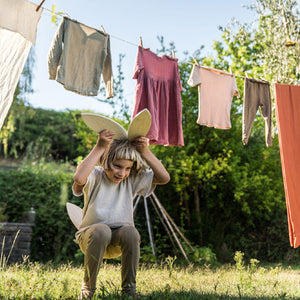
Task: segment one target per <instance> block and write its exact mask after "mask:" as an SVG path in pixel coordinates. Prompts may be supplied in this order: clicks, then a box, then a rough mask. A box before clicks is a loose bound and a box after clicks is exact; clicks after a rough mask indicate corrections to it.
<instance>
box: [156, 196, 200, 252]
mask: <svg viewBox="0 0 300 300" xmlns="http://www.w3.org/2000/svg"><path fill="white" fill-rule="evenodd" d="M151 196H152V197H153V198H155V201H156V202H157V203H159V205H160V207H161V210H162V211H163V212H164V213H165V215H166V216H167V218H168V220H169V221H170V222H171V223H172V225H173V227H174V228H175V230H176V231H177V233H178V234H179V235H180V237H181V238H182V239H183V240H184V241H185V243H186V244H187V245H188V246H189V247H190V249H191V250H192V251H195V250H194V248H193V246H192V245H191V244H190V243H189V241H188V240H187V239H186V238H185V236H184V235H183V234H182V232H181V231H180V230H179V228H178V227H177V225H176V223H175V222H174V221H173V219H172V218H171V217H170V215H169V214H168V212H167V211H166V210H165V208H164V207H163V206H162V204H161V203H160V201H159V200H158V198H157V197H156V195H155V194H154V193H152V194H151Z"/></svg>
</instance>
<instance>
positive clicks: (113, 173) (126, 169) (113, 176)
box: [105, 159, 133, 183]
mask: <svg viewBox="0 0 300 300" xmlns="http://www.w3.org/2000/svg"><path fill="white" fill-rule="evenodd" d="M132 166H133V161H131V160H128V159H118V160H115V161H114V162H113V163H112V168H111V170H105V173H106V175H107V177H108V178H109V179H110V180H111V181H112V182H114V183H120V182H121V181H122V180H124V179H125V178H127V177H128V176H129V175H130V171H131V168H132Z"/></svg>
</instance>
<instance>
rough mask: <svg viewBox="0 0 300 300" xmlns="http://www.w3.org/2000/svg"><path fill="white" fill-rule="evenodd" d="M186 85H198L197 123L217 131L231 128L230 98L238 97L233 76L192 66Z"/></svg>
mask: <svg viewBox="0 0 300 300" xmlns="http://www.w3.org/2000/svg"><path fill="white" fill-rule="evenodd" d="M188 84H189V85H190V86H196V85H198V93H199V108H198V120H197V123H198V124H200V125H206V126H208V127H215V128H218V129H229V128H231V122H230V109H231V103H232V97H233V96H234V95H235V96H238V97H239V96H240V95H239V92H238V89H237V85H236V80H235V76H234V75H232V74H229V73H225V72H223V71H220V70H216V69H209V70H208V69H205V68H202V67H199V66H197V65H194V66H193V69H192V72H191V74H190V78H189V80H188Z"/></svg>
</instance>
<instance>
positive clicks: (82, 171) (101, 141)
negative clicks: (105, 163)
mask: <svg viewBox="0 0 300 300" xmlns="http://www.w3.org/2000/svg"><path fill="white" fill-rule="evenodd" d="M113 136H114V132H111V131H109V130H103V131H101V132H100V133H99V134H98V140H97V143H96V145H95V146H94V148H93V149H92V151H91V152H90V153H89V154H88V156H87V157H86V158H85V159H84V160H83V161H82V162H81V163H80V165H79V166H78V167H77V170H76V172H75V175H74V177H73V179H74V189H75V191H76V192H78V193H80V192H81V191H82V188H83V186H84V185H85V183H86V181H87V178H88V176H89V175H90V173H91V172H92V170H93V168H94V167H95V165H96V164H97V163H98V162H99V159H100V157H101V156H102V155H103V153H104V151H105V149H106V147H107V146H109V144H110V143H111V142H112V140H113Z"/></svg>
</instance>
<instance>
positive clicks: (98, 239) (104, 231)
mask: <svg viewBox="0 0 300 300" xmlns="http://www.w3.org/2000/svg"><path fill="white" fill-rule="evenodd" d="M110 240H111V229H110V228H109V227H108V226H107V225H105V224H99V225H96V226H95V227H94V228H93V230H92V231H91V232H90V234H89V241H90V242H93V243H105V244H108V243H109V242H110Z"/></svg>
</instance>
